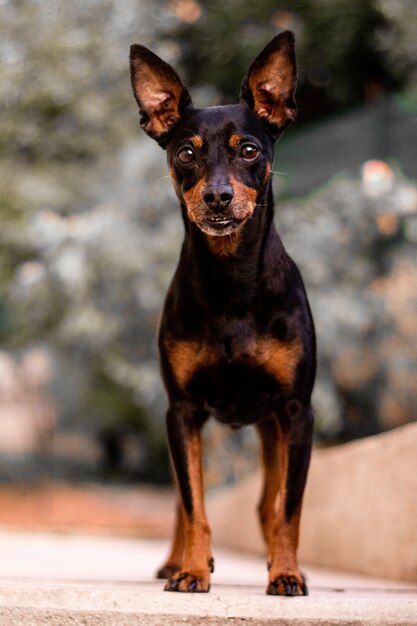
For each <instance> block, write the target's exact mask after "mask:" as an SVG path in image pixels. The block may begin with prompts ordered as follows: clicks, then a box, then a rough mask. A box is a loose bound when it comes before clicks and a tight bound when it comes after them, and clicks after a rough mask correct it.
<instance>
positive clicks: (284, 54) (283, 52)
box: [240, 30, 297, 137]
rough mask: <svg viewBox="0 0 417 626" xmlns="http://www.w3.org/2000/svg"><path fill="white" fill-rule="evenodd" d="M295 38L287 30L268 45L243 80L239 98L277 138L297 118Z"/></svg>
mask: <svg viewBox="0 0 417 626" xmlns="http://www.w3.org/2000/svg"><path fill="white" fill-rule="evenodd" d="M296 82H297V66H296V61H295V51H294V35H293V33H292V32H291V31H289V30H286V31H284V32H283V33H281V34H280V35H277V36H276V37H274V39H272V41H270V42H269V44H268V45H267V46H265V48H264V49H263V50H262V52H261V53H260V54H259V55H258V56H257V57H256V59H255V60H254V61H253V63H252V65H251V66H250V68H249V69H248V71H247V73H246V76H245V78H244V79H243V82H242V86H241V91H240V97H241V99H242V100H245V101H246V102H247V103H248V105H249V106H250V107H251V108H252V109H253V111H254V113H255V114H256V115H257V116H258V117H260V118H262V119H263V120H264V121H265V122H266V123H267V126H268V128H269V130H270V131H271V133H272V134H273V135H274V136H275V137H278V135H279V134H280V133H281V131H282V130H283V129H284V128H285V126H287V125H288V124H290V123H291V122H292V121H293V119H294V118H295V117H296V115H297V105H296V103H295V100H294V94H295V87H296Z"/></svg>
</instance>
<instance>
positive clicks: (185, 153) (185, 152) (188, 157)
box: [177, 148, 195, 163]
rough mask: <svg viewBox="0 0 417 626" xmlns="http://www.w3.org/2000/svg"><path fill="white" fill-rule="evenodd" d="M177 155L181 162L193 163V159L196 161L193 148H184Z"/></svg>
mask: <svg viewBox="0 0 417 626" xmlns="http://www.w3.org/2000/svg"><path fill="white" fill-rule="evenodd" d="M177 157H178V159H179V160H180V161H181V163H191V161H194V158H195V157H194V152H193V151H192V150H191V148H182V150H180V151H179V152H178V154H177Z"/></svg>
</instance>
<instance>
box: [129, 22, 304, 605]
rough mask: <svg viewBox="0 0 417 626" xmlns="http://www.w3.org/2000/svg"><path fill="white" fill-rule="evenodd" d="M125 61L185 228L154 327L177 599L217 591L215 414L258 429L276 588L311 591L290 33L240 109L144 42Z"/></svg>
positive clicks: (172, 586)
mask: <svg viewBox="0 0 417 626" xmlns="http://www.w3.org/2000/svg"><path fill="white" fill-rule="evenodd" d="M130 67H131V77H132V85H133V91H134V95H135V98H136V101H137V104H138V106H139V110H140V116H141V118H140V123H141V126H142V128H143V129H144V130H145V132H146V133H147V134H148V135H150V137H152V138H153V139H155V140H156V141H157V142H158V143H159V144H160V145H161V146H162V147H163V148H164V149H165V150H166V152H167V157H168V165H169V170H170V173H171V177H172V180H173V183H174V187H175V191H176V193H177V196H178V199H179V202H180V205H181V211H182V218H183V221H184V227H185V237H184V242H183V245H182V249H181V255H180V259H179V263H178V267H177V269H176V272H175V275H174V278H173V280H172V282H171V286H170V288H169V291H168V294H167V297H166V301H165V305H164V309H163V314H162V320H161V324H160V329H159V352H160V363H161V370H162V376H163V380H164V383H165V387H166V390H167V394H168V399H169V409H168V413H167V431H168V441H169V449H170V454H171V460H172V464H173V467H174V470H175V477H176V482H177V485H178V488H179V494H180V498H179V502H180V503H179V505H178V515H177V524H176V531H175V538H174V543H173V547H172V552H171V554H170V556H169V558H168V560H167V562H166V564H165V566H164V567H163V568H162V569H161V570H160V572H159V576H160V577H161V578H162V577H165V578H168V581H167V583H166V586H165V589H166V590H168V591H191V592H193V591H194V592H204V591H208V590H209V588H210V571H213V564H214V561H213V557H212V552H211V545H210V535H211V533H210V528H209V525H208V522H207V518H206V513H205V507H204V494H203V476H202V463H201V427H202V426H203V424H204V422H205V421H206V420H207V419H208V417H210V416H213V417H214V418H215V419H217V420H218V421H219V422H221V423H222V424H227V425H229V426H232V427H241V426H246V425H248V424H253V425H255V427H256V429H257V431H258V433H259V436H260V441H261V446H262V459H263V472H264V487H263V492H262V496H261V500H260V504H259V516H260V521H261V526H262V531H263V536H264V538H265V542H266V545H267V550H268V568H269V582H268V587H267V593H268V594H271V595H287V596H294V595H306V594H307V588H306V584H305V581H304V578H303V576H302V574H301V573H300V571H299V568H298V564H297V544H298V533H299V521H300V514H301V504H302V498H303V492H304V487H305V483H306V478H307V471H308V467H309V462H310V453H311V445H312V436H313V415H312V410H311V404H310V396H311V392H312V388H313V383H314V377H315V360H316V358H315V337H314V327H313V321H312V317H311V313H310V309H309V305H308V301H307V297H306V293H305V290H304V286H303V282H302V279H301V277H300V274H299V271H298V269H297V267H296V265H295V263H294V262H293V261H292V260H291V258H290V257H289V256H288V254H287V253H286V251H285V249H284V247H283V244H282V242H281V239H280V237H279V236H278V234H277V231H276V230H275V226H274V222H273V199H272V191H271V168H272V164H273V159H274V144H275V141H276V140H277V139H278V138H279V136H280V135H281V133H282V131H283V130H284V128H285V127H286V126H287V125H288V124H289V123H290V122H291V121H292V120H293V119H294V118H295V116H296V112H297V107H296V103H295V100H294V92H295V87H296V62H295V52H294V37H293V34H292V33H291V32H289V31H285V32H283V33H281V34H280V35H278V36H276V37H275V38H274V39H272V41H271V42H270V43H269V44H268V45H267V46H266V47H265V48H264V49H263V50H262V52H261V53H260V54H259V55H258V56H257V58H256V59H255V60H254V61H253V63H252V65H251V66H250V67H249V70H248V72H247V74H246V76H245V77H244V79H243V83H242V87H241V93H240V101H239V103H238V104H234V105H227V106H213V107H206V108H199V109H197V108H194V107H193V105H192V102H191V97H190V95H189V93H188V90H187V88H186V87H185V86H184V85H183V83H182V82H181V80H180V78H179V77H178V75H177V74H176V72H175V71H174V70H173V69H172V67H171V66H170V65H168V64H167V63H165V62H164V61H163V60H162V59H160V58H159V57H158V56H156V55H155V54H154V53H153V52H151V51H150V50H148V49H147V48H145V47H143V46H139V45H136V44H135V45H133V46H131V51H130ZM278 493H279V503H278V506H277V508H276V499H277V495H278ZM236 514H238V512H236Z"/></svg>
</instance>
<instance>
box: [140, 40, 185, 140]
mask: <svg viewBox="0 0 417 626" xmlns="http://www.w3.org/2000/svg"><path fill="white" fill-rule="evenodd" d="M130 76H131V79H132V87H133V93H134V95H135V99H136V102H137V103H138V106H139V111H140V125H141V126H142V128H143V129H144V130H145V132H146V133H148V135H149V136H150V137H152V138H153V139H155V140H156V141H157V142H158V143H159V144H163V143H164V140H165V139H166V138H167V135H168V133H169V132H170V131H171V130H172V128H173V127H174V126H175V124H176V123H177V122H178V120H179V119H180V117H181V115H182V113H183V111H184V109H185V108H186V107H187V106H189V105H191V97H190V94H189V93H188V90H187V88H186V87H184V85H183V84H182V82H181V80H180V78H179V76H178V74H177V73H176V72H175V70H173V68H172V67H171V66H170V65H168V63H165V61H163V60H162V59H160V58H159V57H158V56H157V55H156V54H154V53H153V52H151V50H148V48H145V47H144V46H139V45H138V44H133V45H132V46H131V47H130Z"/></svg>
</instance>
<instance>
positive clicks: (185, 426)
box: [165, 401, 213, 592]
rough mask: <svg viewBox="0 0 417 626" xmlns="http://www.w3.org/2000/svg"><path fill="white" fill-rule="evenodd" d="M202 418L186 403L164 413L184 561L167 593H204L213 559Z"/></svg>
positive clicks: (173, 404)
mask: <svg viewBox="0 0 417 626" xmlns="http://www.w3.org/2000/svg"><path fill="white" fill-rule="evenodd" d="M204 421H205V416H202V415H201V414H199V413H198V412H197V411H196V410H195V409H194V407H193V406H191V405H190V404H189V403H187V402H180V401H176V402H173V403H172V404H171V406H170V408H169V410H168V413H167V430H168V442H169V449H170V454H171V459H172V463H173V467H174V470H175V475H176V480H177V485H178V488H179V491H180V496H181V501H182V521H183V532H184V539H185V545H184V560H183V563H182V567H181V569H180V570H179V571H177V572H175V573H174V574H172V575H171V576H170V578H169V580H168V581H167V583H166V585H165V590H166V591H189V592H207V591H209V589H210V571H213V558H212V555H211V549H210V538H211V533H210V528H209V525H208V522H207V517H206V512H205V507H204V492H203V469H202V452H201V427H202V425H203V423H204Z"/></svg>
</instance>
